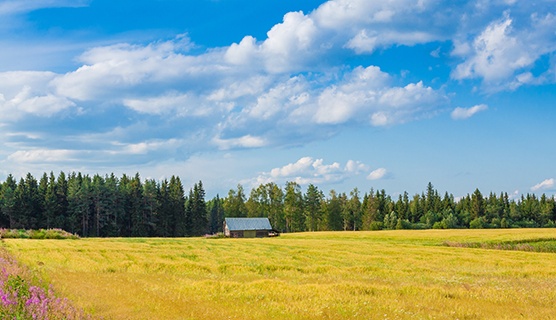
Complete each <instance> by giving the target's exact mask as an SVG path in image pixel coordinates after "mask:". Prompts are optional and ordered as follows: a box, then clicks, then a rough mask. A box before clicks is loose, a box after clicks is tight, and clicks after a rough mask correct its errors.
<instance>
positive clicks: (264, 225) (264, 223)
mask: <svg viewBox="0 0 556 320" xmlns="http://www.w3.org/2000/svg"><path fill="white" fill-rule="evenodd" d="M224 234H225V235H226V236H227V237H230V238H264V237H270V236H276V235H279V234H280V232H279V231H278V230H275V229H273V228H272V226H271V225H270V221H269V220H268V218H226V219H225V220H224Z"/></svg>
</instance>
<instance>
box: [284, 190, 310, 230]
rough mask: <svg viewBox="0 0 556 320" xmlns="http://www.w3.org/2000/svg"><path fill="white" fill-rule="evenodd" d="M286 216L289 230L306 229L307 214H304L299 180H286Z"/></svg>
mask: <svg viewBox="0 0 556 320" xmlns="http://www.w3.org/2000/svg"><path fill="white" fill-rule="evenodd" d="M284 216H285V218H286V230H287V231H288V232H300V231H304V230H305V216H304V215H303V194H302V193H301V186H300V185H299V184H298V183H297V182H292V181H288V182H286V195H285V198H284Z"/></svg>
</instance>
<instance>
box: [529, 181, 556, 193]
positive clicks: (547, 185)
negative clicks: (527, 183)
mask: <svg viewBox="0 0 556 320" xmlns="http://www.w3.org/2000/svg"><path fill="white" fill-rule="evenodd" d="M555 187H556V182H555V180H554V179H546V180H544V181H543V182H541V183H538V184H536V185H534V186H533V187H531V191H543V190H556V188H555Z"/></svg>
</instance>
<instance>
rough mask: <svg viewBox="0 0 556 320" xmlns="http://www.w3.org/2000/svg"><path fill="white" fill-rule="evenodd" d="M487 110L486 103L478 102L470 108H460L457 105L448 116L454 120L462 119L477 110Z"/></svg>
mask: <svg viewBox="0 0 556 320" xmlns="http://www.w3.org/2000/svg"><path fill="white" fill-rule="evenodd" d="M485 110H488V106H487V105H486V104H479V105H476V106H474V107H471V108H460V107H457V108H455V109H454V111H452V113H451V114H450V116H451V117H452V119H454V120H464V119H467V118H469V117H471V116H473V115H474V114H475V113H477V112H481V111H485Z"/></svg>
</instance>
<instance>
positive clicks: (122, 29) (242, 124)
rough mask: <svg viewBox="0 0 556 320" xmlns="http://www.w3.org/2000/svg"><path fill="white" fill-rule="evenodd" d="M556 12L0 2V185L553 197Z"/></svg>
mask: <svg viewBox="0 0 556 320" xmlns="http://www.w3.org/2000/svg"><path fill="white" fill-rule="evenodd" d="M555 53H556V1H553V0H538V1H517V0H474V1H463V0H462V1H440V0H417V1H415V0H414V1H410V0H381V1H378V0H376V1H375V0H331V1H312V0H311V1H302V0H296V1H290V0H282V1H247V0H194V1H189V0H158V1H142V0H133V1H130V0H122V1H108V0H0V133H1V134H0V180H2V181H3V180H4V179H5V178H6V177H7V175H8V174H13V175H14V176H16V177H21V176H24V175H25V174H26V173H27V172H31V173H32V174H33V175H35V176H36V177H38V176H40V175H42V173H43V172H50V171H54V172H55V173H56V174H57V173H59V172H60V171H64V172H71V171H79V172H83V173H86V174H91V175H93V174H97V173H98V174H101V175H104V174H107V173H112V172H114V173H115V174H117V175H121V174H124V173H125V174H128V175H134V174H135V173H136V172H139V173H140V175H141V177H143V178H145V179H146V178H150V179H156V180H161V179H165V178H169V177H171V176H172V175H178V176H180V178H181V179H182V182H183V184H184V187H185V188H186V189H187V188H190V187H191V186H192V185H193V184H194V183H196V182H198V181H199V180H202V181H203V184H204V186H205V189H206V191H207V196H208V197H212V196H215V195H216V194H220V195H226V194H227V193H228V190H229V189H231V188H235V187H236V186H237V185H238V184H241V185H243V186H244V188H245V189H246V190H250V189H251V188H253V187H256V186H258V185H259V184H261V183H267V182H275V183H277V184H279V185H282V186H283V185H284V184H285V182H286V181H296V182H298V183H299V184H300V185H301V186H302V187H303V188H306V186H307V185H308V184H310V183H313V184H315V185H317V186H318V187H319V188H320V189H321V190H323V191H324V192H325V194H327V193H328V191H329V190H331V189H335V190H337V191H340V192H349V191H351V190H352V189H353V188H355V187H357V188H358V189H359V191H360V192H362V193H365V192H369V191H370V190H371V188H374V190H377V189H385V190H386V191H387V193H388V194H390V195H393V196H397V195H398V194H401V193H403V192H404V191H408V192H409V193H410V194H415V193H421V192H422V191H423V190H424V189H425V188H426V185H427V184H428V182H432V184H433V185H434V186H435V188H436V189H438V190H439V192H440V193H442V194H444V192H446V191H447V192H449V193H452V194H453V195H454V196H455V197H461V196H465V195H466V194H468V193H472V192H473V191H474V190H475V189H476V188H479V189H480V190H481V191H482V192H483V194H488V193H490V192H496V193H500V192H507V193H508V194H509V195H510V196H512V197H519V196H520V195H521V194H526V193H536V194H539V195H540V194H542V193H547V194H549V195H552V194H554V193H555V192H556V181H555V179H556V147H555V137H556V125H555V120H556V108H555V103H556V102H555V101H556V57H555Z"/></svg>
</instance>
